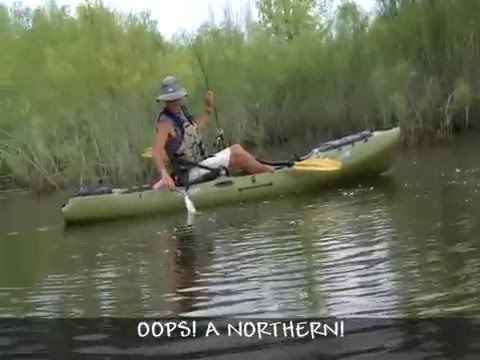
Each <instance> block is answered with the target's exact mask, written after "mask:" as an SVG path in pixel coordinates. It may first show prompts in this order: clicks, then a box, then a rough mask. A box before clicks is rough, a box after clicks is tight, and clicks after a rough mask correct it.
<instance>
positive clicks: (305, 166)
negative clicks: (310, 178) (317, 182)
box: [293, 158, 342, 171]
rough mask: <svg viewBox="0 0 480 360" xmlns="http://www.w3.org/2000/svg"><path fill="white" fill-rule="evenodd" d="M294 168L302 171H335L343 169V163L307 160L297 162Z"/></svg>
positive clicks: (326, 160) (330, 160) (322, 159)
mask: <svg viewBox="0 0 480 360" xmlns="http://www.w3.org/2000/svg"><path fill="white" fill-rule="evenodd" d="M293 168H294V169H295V170H302V171H335V170H339V169H341V168H342V162H341V161H338V160H335V159H328V158H320V159H318V158H317V159H307V160H303V161H298V162H296V163H295V164H294V165H293Z"/></svg>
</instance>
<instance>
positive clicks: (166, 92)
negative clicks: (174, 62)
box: [157, 75, 187, 102]
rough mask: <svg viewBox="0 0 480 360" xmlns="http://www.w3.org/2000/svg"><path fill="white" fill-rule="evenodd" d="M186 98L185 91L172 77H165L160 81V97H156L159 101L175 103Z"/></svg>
mask: <svg viewBox="0 0 480 360" xmlns="http://www.w3.org/2000/svg"><path fill="white" fill-rule="evenodd" d="M185 96H187V91H186V90H185V88H184V87H182V85H181V84H180V82H179V81H178V80H177V79H176V78H175V77H174V76H171V75H169V76H167V77H165V78H164V79H163V80H162V85H161V88H160V95H158V97H157V102H159V101H175V100H179V99H182V98H183V97H185Z"/></svg>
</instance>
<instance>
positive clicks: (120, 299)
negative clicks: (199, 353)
mask: <svg viewBox="0 0 480 360" xmlns="http://www.w3.org/2000/svg"><path fill="white" fill-rule="evenodd" d="M475 143H476V142H475V141H473V142H469V141H464V142H463V143H462V144H460V145H458V146H454V147H450V148H437V149H432V150H423V151H416V152H411V153H407V154H402V155H401V156H400V157H399V158H398V160H397V161H396V163H395V165H394V167H393V169H392V171H391V173H390V175H388V176H385V177H383V178H381V179H379V180H375V181H373V180H372V181H370V182H368V183H363V184H360V185H354V186H352V187H350V188H344V189H336V190H331V191H328V192H325V193H323V194H318V195H315V196H303V197H297V198H295V197H285V198H279V199H277V200H275V201H270V202H263V203H262V202H260V203H254V204H248V205H241V206H234V207H225V208H218V209H213V210H211V211H208V212H204V213H200V214H196V215H195V216H194V217H190V218H189V217H188V216H187V213H186V212H185V213H184V214H177V215H172V216H165V215H163V216H154V217H152V218H148V219H144V220H140V219H136V220H133V221H131V220H130V221H120V222H115V223H109V224H99V225H95V226H89V227H83V228H74V229H65V228H63V226H62V224H61V219H60V215H59V212H58V209H59V207H60V205H61V204H62V203H63V202H64V200H65V194H56V195H52V196H48V197H40V198H38V197H36V196H34V195H31V194H28V193H21V192H9V193H0V313H1V314H2V315H3V316H9V317H23V316H42V317H100V316H110V317H143V316H146V317H157V318H158V317H164V316H173V315H179V316H194V317H197V316H198V317H199V316H208V317H215V316H224V315H225V316H238V317H291V316H307V317H308V316H311V317H323V316H326V317H333V316H340V317H377V318H380V317H420V316H424V317H429V316H469V317H475V316H477V315H478V314H480V301H479V299H480V296H479V295H480V286H479V285H478V284H480V241H479V239H480V236H479V235H480V222H479V221H478V219H479V215H478V214H479V213H480V158H479V157H478V146H477V145H475ZM477 143H478V142H477Z"/></svg>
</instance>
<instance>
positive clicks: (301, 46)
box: [0, 0, 480, 189]
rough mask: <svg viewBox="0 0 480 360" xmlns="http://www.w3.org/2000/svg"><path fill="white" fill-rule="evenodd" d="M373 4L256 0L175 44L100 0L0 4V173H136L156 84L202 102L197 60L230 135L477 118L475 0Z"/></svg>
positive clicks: (58, 179) (454, 124) (472, 127)
mask: <svg viewBox="0 0 480 360" xmlns="http://www.w3.org/2000/svg"><path fill="white" fill-rule="evenodd" d="M378 4H379V6H378V13H377V15H376V16H375V17H373V18H372V17H369V16H367V14H364V13H362V11H360V10H359V8H357V7H356V6H355V4H354V3H349V2H345V3H344V4H343V5H342V6H340V7H339V8H338V9H336V11H332V8H331V7H330V5H331V1H328V0H323V1H313V0H309V1H305V0H303V1H302V0H258V1H257V5H258V10H259V15H260V16H259V21H258V22H254V21H252V20H251V16H250V14H247V16H246V17H245V21H243V22H238V21H237V22H235V21H233V20H232V19H233V16H231V14H230V16H227V17H226V18H225V21H224V22H223V23H222V24H221V25H212V24H205V25H204V26H202V27H201V28H200V29H199V30H198V31H197V32H196V33H194V34H186V35H183V36H180V37H177V38H175V39H174V40H171V41H166V40H165V39H164V38H163V37H162V35H161V34H159V33H158V31H157V29H156V24H155V22H153V21H152V20H151V19H150V17H149V16H148V14H121V13H117V12H114V11H111V10H109V9H108V8H106V7H105V6H103V4H102V3H101V2H88V3H85V4H83V5H81V6H79V7H78V8H76V9H75V11H74V13H73V14H70V12H69V11H68V9H67V8H64V7H59V6H58V5H56V4H55V3H54V2H49V3H47V5H45V6H44V7H41V8H37V9H29V8H26V7H23V6H22V5H18V4H17V5H15V6H13V7H11V8H7V7H6V6H0V43H1V44H2V55H1V56H0V91H1V97H0V106H1V111H0V173H9V174H13V175H14V176H15V178H16V179H17V181H19V182H20V183H22V184H25V185H27V186H31V187H33V188H35V189H46V188H60V187H62V186H65V185H72V186H75V187H76V186H79V185H81V184H83V183H87V182H90V181H92V180H94V181H96V180H97V179H100V178H102V179H108V180H109V181H111V182H113V183H115V184H118V185H130V184H134V183H138V182H141V181H145V163H144V160H142V159H141V157H140V154H141V153H142V152H143V150H144V148H145V147H147V146H150V145H151V142H152V140H153V136H154V133H153V124H154V120H155V115H156V112H157V111H158V108H157V106H158V105H157V104H156V103H155V97H156V95H157V92H158V91H159V87H160V81H161V79H162V78H163V77H164V76H166V75H167V74H174V75H176V76H177V77H178V78H179V79H181V81H182V82H183V84H184V86H185V87H187V88H188V89H189V93H190V96H189V103H190V104H191V107H192V110H193V111H194V112H195V110H200V109H201V106H202V102H203V96H204V91H205V78H204V76H203V74H202V72H201V69H200V66H199V60H200V61H201V63H202V64H203V66H204V69H205V73H206V74H207V79H208V82H209V84H210V87H211V88H212V89H213V90H214V92H215V101H216V106H217V109H218V115H219V119H220V125H221V126H222V127H223V128H224V130H225V132H226V136H227V138H228V139H230V140H231V141H232V142H242V141H243V142H246V141H248V142H250V143H254V144H257V145H261V146H276V145H279V144H283V143H285V142H287V141H295V140H299V139H301V140H302V141H304V142H311V141H320V140H327V139H330V138H332V137H337V136H341V135H345V134H348V133H350V132H354V131H359V130H363V129H365V128H386V127H390V126H394V125H397V124H400V125H401V126H402V129H403V137H404V140H405V144H407V145H421V144H424V143H428V141H430V140H432V139H438V138H443V139H448V137H450V136H451V135H452V134H453V133H455V132H459V131H476V130H478V129H479V127H480V120H479V116H478V115H479V114H478V113H479V111H480V108H479V98H480V97H479V95H480V92H479V81H480V70H479V67H478V65H477V64H478V62H479V60H480V53H479V51H480V50H479V45H478V44H480V42H479V40H480V38H479V37H480V24H478V22H477V21H476V19H477V18H478V17H479V16H480V2H478V1H471V0H437V1H427V0H424V1H420V0H419V1H415V2H413V1H404V0H403V1H402V0H397V1H383V0H379V1H378ZM327 13H328V14H331V16H326V14H327ZM227 15H229V14H228V12H227ZM197 54H199V56H197ZM198 57H200V59H199V58H198ZM215 131H216V129H215V125H214V119H212V126H210V128H209V131H208V132H207V137H208V138H210V139H211V136H212V135H213V134H214V133H215ZM207 143H208V144H211V143H212V141H209V142H207ZM212 150H214V149H212Z"/></svg>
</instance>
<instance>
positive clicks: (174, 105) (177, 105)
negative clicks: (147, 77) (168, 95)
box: [166, 98, 183, 111]
mask: <svg viewBox="0 0 480 360" xmlns="http://www.w3.org/2000/svg"><path fill="white" fill-rule="evenodd" d="M182 104H183V98H182V99H178V100H174V101H167V102H166V105H167V107H168V108H169V109H171V110H176V111H178V110H180V107H181V106H182Z"/></svg>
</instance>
